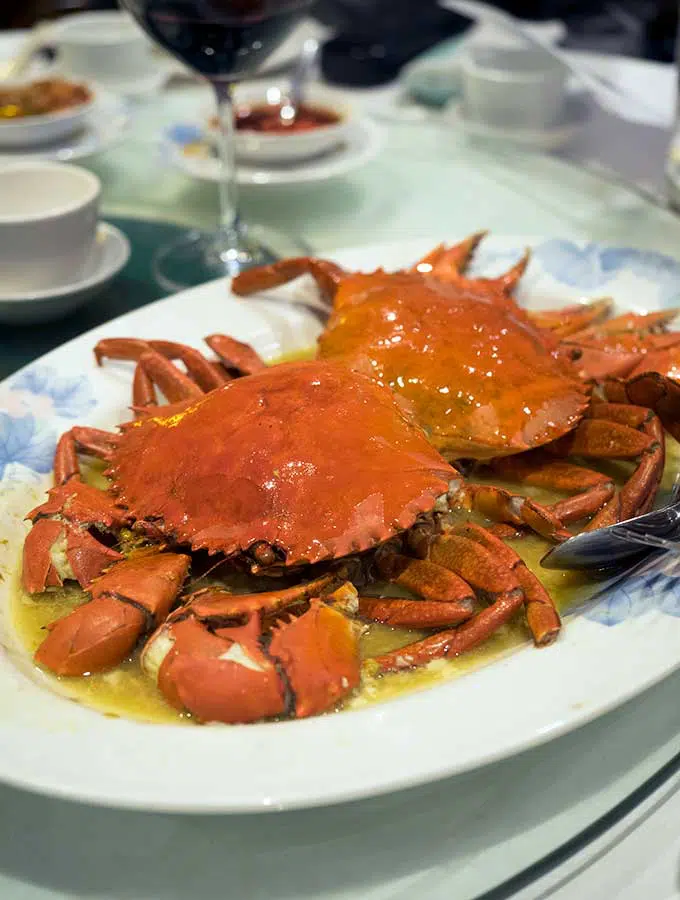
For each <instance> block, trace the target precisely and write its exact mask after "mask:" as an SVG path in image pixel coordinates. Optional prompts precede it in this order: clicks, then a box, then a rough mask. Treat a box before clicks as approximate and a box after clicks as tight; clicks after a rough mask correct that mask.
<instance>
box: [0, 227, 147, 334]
mask: <svg viewBox="0 0 680 900" xmlns="http://www.w3.org/2000/svg"><path fill="white" fill-rule="evenodd" d="M129 258H130V242H129V241H128V239H127V237H126V236H125V235H124V234H123V232H122V231H120V230H119V229H118V228H116V227H115V226H114V225H109V224H108V222H100V223H99V226H98V228H97V239H96V241H95V244H94V248H93V250H92V253H91V254H90V258H89V259H88V261H87V262H86V264H85V268H84V270H83V273H82V276H81V278H80V279H79V280H78V281H75V282H73V283H72V284H66V285H59V286H58V287H54V288H50V289H48V290H44V291H35V292H32V293H30V292H26V293H21V294H11V295H6V296H3V295H2V292H1V290H0V322H3V323H5V324H6V325H29V324H34V323H36V322H49V321H51V320H52V319H58V318H60V317H61V316H65V315H66V314H67V313H70V312H72V311H73V310H74V309H76V308H77V307H79V306H82V305H83V304H84V303H86V302H87V301H88V300H91V299H92V297H94V296H95V295H96V294H97V293H98V292H99V291H101V290H103V288H105V287H106V285H107V284H108V283H109V282H110V281H111V279H112V278H114V277H115V276H116V275H117V274H118V273H119V272H120V271H121V269H122V268H123V266H125V264H126V263H127V261H128V259H129Z"/></svg>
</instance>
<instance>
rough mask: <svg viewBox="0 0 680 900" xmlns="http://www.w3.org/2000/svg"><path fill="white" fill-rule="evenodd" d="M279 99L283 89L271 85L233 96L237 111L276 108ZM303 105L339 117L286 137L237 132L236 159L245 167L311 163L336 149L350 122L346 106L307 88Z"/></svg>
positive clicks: (319, 90) (317, 89)
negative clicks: (310, 161) (241, 161)
mask: <svg viewBox="0 0 680 900" xmlns="http://www.w3.org/2000/svg"><path fill="white" fill-rule="evenodd" d="M282 98H285V89H284V88H283V87H276V86H271V85H270V86H268V87H267V88H256V87H247V88H246V87H244V88H241V89H237V90H236V94H235V102H236V106H237V108H240V109H243V108H244V107H247V106H253V107H254V106H261V105H264V104H271V105H273V106H278V105H280V103H281V100H282ZM305 103H306V104H308V105H310V106H317V107H322V108H324V109H328V110H331V111H332V112H334V113H335V114H336V115H337V116H338V117H339V121H338V122H337V123H334V124H331V125H322V126H319V127H318V128H314V129H312V130H310V131H301V132H291V133H290V134H286V133H277V134H267V133H261V132H257V131H248V130H245V129H243V130H241V129H239V130H237V131H236V133H235V138H234V140H235V149H236V156H237V158H238V159H242V160H244V161H247V162H249V163H261V164H263V165H264V164H274V165H276V164H277V163H280V164H285V163H290V162H293V161H295V162H297V161H299V160H303V159H307V158H309V159H311V158H313V157H315V156H321V155H322V154H324V153H328V152H330V151H331V150H333V149H334V148H336V147H339V146H340V145H341V144H342V143H343V141H344V140H345V137H346V135H347V131H348V128H349V125H350V122H351V120H352V115H351V110H350V108H349V106H348V105H347V104H345V103H342V102H340V101H339V100H338V99H337V96H336V95H334V94H333V93H332V92H330V91H326V90H323V89H322V88H320V87H316V86H315V87H313V88H312V87H310V89H309V91H308V92H307V94H306V96H305ZM210 121H211V124H210V130H211V134H212V138H213V140H214V139H215V136H216V123H215V122H214V121H213V120H212V119H211V120H210Z"/></svg>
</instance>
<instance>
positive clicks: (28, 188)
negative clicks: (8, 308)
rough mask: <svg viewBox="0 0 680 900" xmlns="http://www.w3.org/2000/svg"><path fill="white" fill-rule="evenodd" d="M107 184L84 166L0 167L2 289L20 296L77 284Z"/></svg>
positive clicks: (27, 164)
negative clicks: (83, 167)
mask: <svg viewBox="0 0 680 900" xmlns="http://www.w3.org/2000/svg"><path fill="white" fill-rule="evenodd" d="M100 194H101V184H100V181H99V179H98V178H97V176H96V175H93V174H92V173H91V172H88V171H87V170H86V169H81V168H79V167H78V166H72V165H66V164H65V163H56V162H43V161H37V162H18V163H12V164H10V165H8V166H6V167H4V168H0V286H1V289H2V292H3V293H4V294H5V295H6V294H9V293H18V292H24V291H40V290H46V289H47V290H49V289H52V288H56V287H58V286H60V285H64V284H70V283H72V282H74V281H76V280H77V279H78V278H79V277H80V275H81V273H82V271H83V269H84V267H85V264H86V262H87V260H88V258H89V256H90V252H91V250H92V246H93V244H94V241H95V236H96V231H97V219H98V214H99V197H100Z"/></svg>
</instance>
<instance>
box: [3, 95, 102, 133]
mask: <svg viewBox="0 0 680 900" xmlns="http://www.w3.org/2000/svg"><path fill="white" fill-rule="evenodd" d="M96 102H97V96H96V93H95V91H94V89H93V88H92V87H90V86H89V85H87V84H85V83H83V82H72V81H67V80H65V79H61V78H48V79H41V80H39V81H29V82H8V81H2V82H0V148H13V149H17V148H22V147H34V146H36V145H40V144H46V143H50V142H54V141H59V140H62V139H64V138H68V137H70V136H71V135H72V134H74V133H75V132H76V131H78V130H80V129H82V128H83V127H84V125H85V123H86V121H87V119H88V117H89V116H90V114H91V112H92V109H93V107H94V105H95V103H96Z"/></svg>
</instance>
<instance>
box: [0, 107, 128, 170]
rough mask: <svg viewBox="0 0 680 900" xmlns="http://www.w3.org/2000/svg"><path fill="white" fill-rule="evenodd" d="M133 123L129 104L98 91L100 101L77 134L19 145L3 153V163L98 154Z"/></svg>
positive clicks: (0, 156) (0, 157) (0, 154)
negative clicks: (52, 140)
mask: <svg viewBox="0 0 680 900" xmlns="http://www.w3.org/2000/svg"><path fill="white" fill-rule="evenodd" d="M129 122H130V112H129V104H128V102H127V101H126V100H125V99H123V98H122V97H119V96H117V95H116V94H112V93H110V92H108V91H103V90H99V89H98V90H97V100H96V103H95V104H94V106H93V108H92V110H91V111H90V113H89V115H88V117H87V119H86V121H85V124H84V126H83V128H82V129H81V130H80V131H77V132H76V133H75V134H71V135H69V136H68V137H65V138H62V139H60V140H57V141H54V142H53V143H50V144H40V145H39V146H33V147H17V148H16V149H14V150H8V149H4V150H3V151H2V152H0V166H1V165H3V164H5V163H10V162H18V161H21V160H26V159H31V160H35V159H53V160H59V161H61V162H72V161H73V160H76V159H82V158H83V157H85V156H91V155H92V154H93V153H99V152H100V151H101V150H104V149H106V148H108V147H110V146H111V145H112V144H114V143H115V142H116V141H119V140H121V139H122V138H123V137H124V135H125V133H126V131H127V128H128V125H129Z"/></svg>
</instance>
